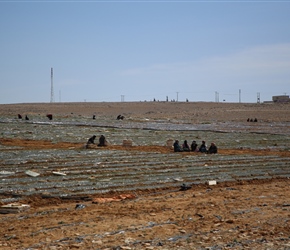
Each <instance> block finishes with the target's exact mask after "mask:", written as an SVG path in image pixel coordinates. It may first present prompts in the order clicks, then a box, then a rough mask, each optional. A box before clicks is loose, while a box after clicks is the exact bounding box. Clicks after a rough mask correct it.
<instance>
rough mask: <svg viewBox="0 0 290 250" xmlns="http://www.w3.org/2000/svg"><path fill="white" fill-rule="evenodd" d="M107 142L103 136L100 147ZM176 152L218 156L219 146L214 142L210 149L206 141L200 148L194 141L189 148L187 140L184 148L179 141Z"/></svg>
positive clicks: (93, 138)
mask: <svg viewBox="0 0 290 250" xmlns="http://www.w3.org/2000/svg"><path fill="white" fill-rule="evenodd" d="M95 139H96V136H95V135H93V136H92V137H91V138H90V139H89V140H88V142H87V144H86V148H88V147H89V145H90V144H95ZM107 145H108V143H107V140H106V138H105V136H104V135H101V136H100V138H99V144H98V147H104V146H107ZM173 148H174V152H191V151H192V152H201V153H207V154H216V153H217V151H218V150H217V146H216V145H215V143H214V142H212V143H211V144H210V147H209V148H207V146H206V144H205V141H202V142H201V145H200V146H199V147H198V145H197V143H196V141H192V143H191V145H190V146H189V145H188V143H187V140H185V141H184V142H183V144H182V146H180V145H179V141H178V140H175V142H174V144H173Z"/></svg>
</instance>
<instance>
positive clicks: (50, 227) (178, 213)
mask: <svg viewBox="0 0 290 250" xmlns="http://www.w3.org/2000/svg"><path fill="white" fill-rule="evenodd" d="M289 110H290V105H289V104H229V103H158V102H156V103H155V102H150V103H149V102H145V103H143V102H140V103H58V104H57V103H49V104H45V103H43V104H11V105H0V116H4V115H5V116H10V117H16V116H17V114H18V113H19V114H22V115H25V114H28V115H31V114H48V113H52V114H54V115H59V116H65V115H69V114H71V113H74V114H79V115H87V116H91V115H93V114H97V115H107V116H112V117H114V116H117V115H119V114H122V115H125V117H126V116H131V117H144V116H146V117H150V118H154V119H160V118H166V119H180V120H182V119H185V118H186V119H188V118H189V117H191V118H192V119H193V120H198V121H199V122H206V121H220V122H223V121H235V122H237V123H239V122H245V121H246V119H247V118H257V119H258V121H264V122H289V120H290V111H289ZM0 144H1V145H4V146H21V147H24V148H30V149H34V150H37V149H43V148H47V149H52V148H70V147H72V146H73V147H78V146H80V145H79V144H76V143H69V142H59V143H53V144H52V143H51V142H49V141H33V140H22V139H17V138H15V139H8V138H4V137H2V138H0ZM108 148H109V149H112V150H118V149H122V150H138V151H144V152H145V151H146V152H149V151H153V152H162V153H171V151H170V150H171V149H169V148H168V147H162V146H135V147H126V148H125V147H122V146H118V145H110V146H108ZM219 153H220V154H224V155H228V154H233V155H234V154H253V155H265V156H267V155H270V154H271V155H277V156H280V157H290V152H289V151H283V152H280V151H267V150H250V149H220V151H219ZM265 161H266V159H265ZM289 186H290V179H287V178H276V179H269V180H250V181H240V182H230V183H218V184H217V185H213V186H209V185H193V186H192V187H191V188H190V189H188V190H185V191H181V190H179V189H176V188H174V187H171V186H168V188H166V189H163V190H155V189H150V190H145V191H140V190H137V189H136V191H135V192H132V193H125V194H120V193H117V192H112V193H107V194H103V195H99V196H89V199H88V200H78V199H75V200H73V199H70V200H63V199H57V198H44V197H43V196H32V197H25V199H24V200H23V203H25V204H29V205H30V209H28V210H26V211H23V212H20V213H17V214H0V221H1V228H0V249H5V250H6V249H9V250H10V249H290V189H289ZM120 195H128V197H129V198H126V199H122V198H120V197H125V196H120ZM100 197H102V198H104V199H102V200H97V198H100ZM94 201H95V202H94ZM80 205H83V206H80Z"/></svg>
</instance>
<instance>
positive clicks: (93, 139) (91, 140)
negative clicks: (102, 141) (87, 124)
mask: <svg viewBox="0 0 290 250" xmlns="http://www.w3.org/2000/svg"><path fill="white" fill-rule="evenodd" d="M95 139H96V136H95V135H93V136H92V137H91V138H90V139H89V140H88V142H87V144H86V148H88V147H89V145H90V144H95Z"/></svg>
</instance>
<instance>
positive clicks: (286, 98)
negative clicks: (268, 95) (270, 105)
mask: <svg viewBox="0 0 290 250" xmlns="http://www.w3.org/2000/svg"><path fill="white" fill-rule="evenodd" d="M272 100H273V102H290V98H289V95H278V96H272Z"/></svg>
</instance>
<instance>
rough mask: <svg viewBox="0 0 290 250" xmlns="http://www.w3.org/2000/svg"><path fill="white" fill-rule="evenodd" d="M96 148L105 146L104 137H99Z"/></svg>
mask: <svg viewBox="0 0 290 250" xmlns="http://www.w3.org/2000/svg"><path fill="white" fill-rule="evenodd" d="M98 146H99V147H104V146H106V138H105V136H103V135H101V136H100V138H99V144H98Z"/></svg>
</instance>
